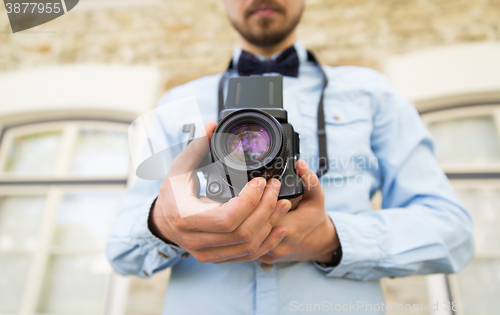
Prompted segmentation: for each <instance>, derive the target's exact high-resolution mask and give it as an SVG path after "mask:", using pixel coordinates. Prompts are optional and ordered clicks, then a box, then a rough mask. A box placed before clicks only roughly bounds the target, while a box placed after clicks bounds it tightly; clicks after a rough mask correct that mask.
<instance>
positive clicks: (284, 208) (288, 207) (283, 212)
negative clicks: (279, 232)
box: [280, 202, 291, 215]
mask: <svg viewBox="0 0 500 315" xmlns="http://www.w3.org/2000/svg"><path fill="white" fill-rule="evenodd" d="M290 207H291V204H290V203H288V202H287V203H286V204H285V205H284V206H283V207H281V209H280V214H281V215H284V214H285V213H287V212H288V210H290Z"/></svg>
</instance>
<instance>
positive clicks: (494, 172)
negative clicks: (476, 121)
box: [420, 102, 500, 179]
mask: <svg viewBox="0 0 500 315" xmlns="http://www.w3.org/2000/svg"><path fill="white" fill-rule="evenodd" d="M420 115H421V118H422V121H423V123H424V124H425V126H426V127H427V129H429V125H430V124H431V123H433V122H438V121H444V120H450V119H455V118H472V117H481V116H490V115H491V116H493V119H494V121H495V125H496V129H497V131H498V134H499V135H500V102H497V103H490V104H477V105H475V104H471V105H466V106H457V107H450V108H441V109H439V110H433V111H426V112H421V113H420ZM441 167H442V168H443V170H444V172H445V173H446V175H447V176H448V178H450V179H469V178H470V179H474V178H500V163H498V164H495V165H487V166H485V167H470V166H467V165H466V164H463V165H459V166H446V165H441Z"/></svg>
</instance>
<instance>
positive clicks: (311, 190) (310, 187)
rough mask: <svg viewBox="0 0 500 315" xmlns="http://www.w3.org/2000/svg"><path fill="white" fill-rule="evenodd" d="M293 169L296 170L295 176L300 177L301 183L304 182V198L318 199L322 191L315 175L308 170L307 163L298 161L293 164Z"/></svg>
mask: <svg viewBox="0 0 500 315" xmlns="http://www.w3.org/2000/svg"><path fill="white" fill-rule="evenodd" d="M295 169H296V170H297V175H298V176H300V178H302V181H303V182H304V186H305V194H304V196H307V197H308V198H315V197H320V196H321V194H322V189H321V185H320V182H319V178H318V176H317V175H316V173H314V172H313V171H312V170H311V169H310V168H309V166H308V165H307V162H306V161H304V160H298V161H297V162H296V163H295Z"/></svg>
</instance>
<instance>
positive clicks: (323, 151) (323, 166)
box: [218, 50, 328, 177]
mask: <svg viewBox="0 0 500 315" xmlns="http://www.w3.org/2000/svg"><path fill="white" fill-rule="evenodd" d="M307 60H308V61H311V62H313V63H315V64H316V65H317V66H318V68H319V70H320V72H321V76H322V78H323V88H322V90H321V97H320V99H319V104H318V146H319V155H318V156H319V169H318V171H317V172H316V175H318V177H321V176H323V175H324V174H325V173H326V172H327V171H328V152H327V145H326V129H325V112H324V105H323V103H324V97H325V89H326V86H327V85H328V78H327V77H326V74H325V71H324V70H323V68H322V67H321V64H320V63H319V61H318V59H317V58H316V56H315V55H314V54H313V53H312V52H311V51H309V50H308V51H307ZM232 69H234V66H233V60H231V62H230V63H229V66H228V68H227V70H226V72H225V73H224V74H223V75H222V77H221V79H220V80H219V94H218V99H219V107H218V108H219V113H220V112H221V111H222V110H224V109H225V107H224V82H225V80H226V78H227V77H228V74H229V70H232Z"/></svg>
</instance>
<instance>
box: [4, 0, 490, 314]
mask: <svg viewBox="0 0 500 315" xmlns="http://www.w3.org/2000/svg"><path fill="white" fill-rule="evenodd" d="M299 35H300V37H301V38H302V40H303V42H304V43H305V45H306V46H307V47H308V48H309V49H311V50H313V51H314V52H316V53H317V55H318V56H319V58H320V60H321V61H322V62H323V63H325V64H328V65H332V66H336V65H359V66H366V67H371V68H374V69H376V70H378V71H381V72H384V73H386V74H387V75H388V76H389V77H390V79H391V80H392V82H393V84H394V85H395V86H396V87H397V88H398V90H399V91H401V93H403V94H404V95H405V96H406V97H408V98H409V99H410V100H411V101H412V102H413V103H414V104H415V106H416V107H417V109H418V110H419V112H420V113H421V116H422V119H423V120H424V122H425V123H426V124H427V126H428V128H429V129H430V131H431V132H432V133H433V135H434V137H435V141H436V155H437V157H438V159H439V162H440V163H441V165H442V166H443V168H444V170H445V171H446V173H447V174H448V176H449V178H450V179H451V181H452V184H453V185H454V187H455V188H456V191H457V193H458V195H459V197H460V199H461V200H462V202H463V203H464V205H465V206H466V207H467V208H468V209H469V210H470V212H471V214H472V216H473V219H474V225H475V233H476V235H475V241H476V254H475V258H474V260H473V262H472V263H471V264H470V265H469V266H468V267H467V268H466V269H465V270H464V271H463V272H461V273H460V274H458V275H451V276H444V275H432V276H425V277H423V276H422V277H421V276H419V277H408V278H401V279H383V280H382V285H383V287H384V291H385V295H386V301H387V303H392V304H393V305H396V304H416V303H418V304H422V305H424V308H423V311H417V312H415V311H396V312H397V313H406V314H416V313H418V314H430V313H431V312H429V311H428V310H427V305H428V304H429V303H431V304H433V303H436V301H440V303H444V301H448V300H450V299H453V300H462V301H464V300H467V301H476V302H479V303H483V302H487V303H483V304H479V305H475V306H474V307H470V304H469V307H466V308H462V309H459V310H457V311H456V312H455V313H456V314H459V315H465V314H471V315H472V314H498V313H497V312H498V311H494V310H493V309H492V308H491V307H488V306H491V305H492V304H491V302H493V301H497V303H498V301H499V296H500V228H498V225H499V224H500V208H499V206H498V205H499V204H500V0H404V1H403V0H399V1H398V0H334V1H332V0H308V1H307V7H306V11H305V15H304V16H303V20H302V23H301V25H300V28H299ZM235 45H237V41H236V35H235V33H234V31H233V30H232V28H231V27H230V25H229V23H228V21H227V19H226V17H225V14H224V11H223V7H222V3H221V1H220V0H203V1H199V0H136V1H132V0H83V1H80V3H79V4H78V5H77V7H76V8H75V9H73V10H72V11H71V12H69V13H68V14H66V15H64V16H62V17H60V18H58V19H56V20H54V21H51V22H49V23H46V24H44V25H41V26H38V27H35V28H33V29H30V30H27V31H24V32H20V33H16V34H12V32H11V28H10V25H9V22H8V19H7V14H6V12H5V7H4V6H0V314H2V315H19V314H22V315H33V314H65V315H73V314H81V315H94V314H95V315H102V314H113V315H123V314H126V315H150V314H151V315H152V314H160V312H161V305H162V299H163V293H164V291H165V287H166V285H167V283H168V277H169V270H166V271H164V272H161V273H159V274H156V275H155V276H154V277H153V278H151V279H148V280H143V279H139V278H136V277H121V276H117V275H115V274H113V273H112V270H111V269H110V267H109V265H108V263H107V261H106V258H105V256H104V244H105V240H106V235H107V233H108V231H109V228H110V224H111V222H112V220H113V217H114V215H115V214H116V210H117V207H118V205H119V200H120V193H121V192H122V191H123V189H124V188H125V186H126V184H127V182H130V181H131V180H133V169H132V167H131V163H130V161H129V160H130V158H129V152H128V140H127V128H128V125H129V124H130V123H131V122H132V121H133V120H134V119H135V118H136V117H137V116H138V115H140V114H142V113H144V112H146V111H147V110H149V109H152V108H153V107H154V106H155V105H156V103H157V101H158V100H159V97H160V96H161V95H162V94H163V93H164V92H165V91H167V90H169V89H170V88H172V87H174V86H176V85H179V84H182V83H185V82H188V81H190V80H192V79H195V78H198V77H200V76H204V75H209V74H214V73H217V72H220V71H223V70H225V67H226V66H227V63H228V60H229V58H230V56H231V53H232V49H233V47H234V46H235ZM214 93H215V91H214ZM380 202H381V197H380V195H379V194H377V195H376V196H375V197H374V199H373V206H374V208H375V209H377V208H378V207H379V205H380ZM396 312H394V313H396ZM441 313H442V314H451V312H441ZM432 314H437V312H433V313H432Z"/></svg>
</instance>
